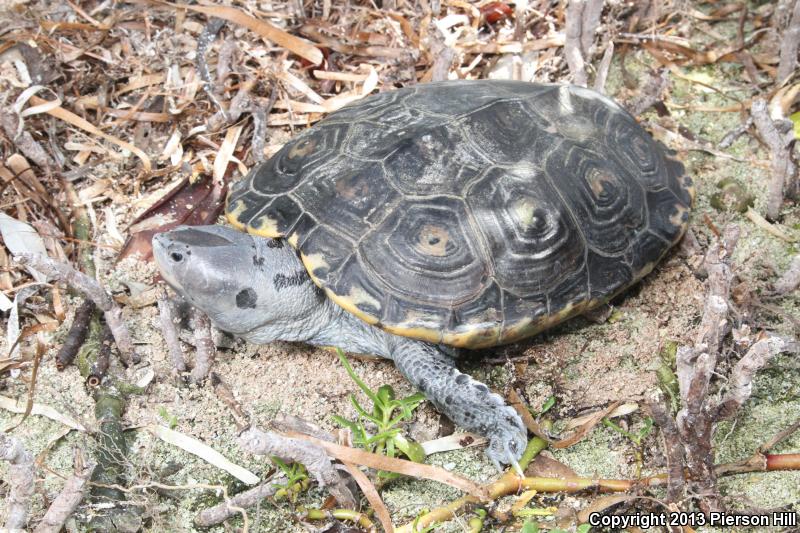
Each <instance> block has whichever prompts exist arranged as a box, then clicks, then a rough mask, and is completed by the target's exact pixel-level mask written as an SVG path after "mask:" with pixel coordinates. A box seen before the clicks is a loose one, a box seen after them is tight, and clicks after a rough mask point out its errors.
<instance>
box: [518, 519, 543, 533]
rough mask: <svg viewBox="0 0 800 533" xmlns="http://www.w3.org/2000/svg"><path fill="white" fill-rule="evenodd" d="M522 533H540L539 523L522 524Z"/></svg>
mask: <svg viewBox="0 0 800 533" xmlns="http://www.w3.org/2000/svg"><path fill="white" fill-rule="evenodd" d="M522 533H539V522H528V521H526V522H525V523H524V524H522Z"/></svg>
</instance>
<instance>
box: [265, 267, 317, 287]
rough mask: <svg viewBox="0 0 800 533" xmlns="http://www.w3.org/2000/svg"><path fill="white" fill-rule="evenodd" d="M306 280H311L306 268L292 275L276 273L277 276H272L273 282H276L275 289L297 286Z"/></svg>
mask: <svg viewBox="0 0 800 533" xmlns="http://www.w3.org/2000/svg"><path fill="white" fill-rule="evenodd" d="M306 281H311V278H309V277H308V272H306V271H305V270H298V271H297V272H295V273H294V274H292V275H291V276H285V275H283V274H275V277H273V278H272V283H273V284H275V289H276V290H279V291H280V290H282V289H285V288H286V287H296V286H298V285H302V284H303V283H305V282H306Z"/></svg>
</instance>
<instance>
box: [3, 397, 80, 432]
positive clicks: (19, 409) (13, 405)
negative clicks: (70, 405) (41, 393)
mask: <svg viewBox="0 0 800 533" xmlns="http://www.w3.org/2000/svg"><path fill="white" fill-rule="evenodd" d="M0 408H2V409H5V410H6V411H9V412H12V413H16V414H24V413H25V410H26V406H25V405H20V404H19V403H18V402H17V401H16V400H14V399H13V398H9V397H8V396H0ZM30 414H32V415H36V416H44V417H46V418H49V419H50V420H55V421H56V422H59V423H61V424H64V425H65V426H67V427H70V428H72V429H77V430H78V431H83V432H85V431H86V428H85V427H84V426H83V424H81V423H80V422H78V421H77V420H75V419H74V418H72V417H71V416H69V415H65V414H63V413H61V412H59V411H57V410H56V409H54V408H52V407H50V406H49V405H44V404H41V403H36V402H34V404H33V407H32V408H31V412H30Z"/></svg>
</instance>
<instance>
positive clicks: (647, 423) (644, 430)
mask: <svg viewBox="0 0 800 533" xmlns="http://www.w3.org/2000/svg"><path fill="white" fill-rule="evenodd" d="M603 424H604V425H605V426H606V427H609V428H611V429H613V430H614V431H616V432H617V433H619V434H620V435H622V436H623V437H627V438H628V440H630V441H631V442H632V443H634V444H635V445H636V449H635V451H634V454H635V455H636V477H639V476H640V475H641V473H642V462H643V457H642V441H644V439H645V437H647V436H648V435H649V434H650V433H651V432H652V431H653V419H652V418H650V417H649V416H646V417H645V418H644V425H643V426H642V427H641V428H640V429H639V431H637V432H636V433H631V432H630V431H627V430H625V429H623V428H622V427H620V426H619V425H617V424H615V423H614V422H612V421H611V420H609V419H608V418H604V419H603Z"/></svg>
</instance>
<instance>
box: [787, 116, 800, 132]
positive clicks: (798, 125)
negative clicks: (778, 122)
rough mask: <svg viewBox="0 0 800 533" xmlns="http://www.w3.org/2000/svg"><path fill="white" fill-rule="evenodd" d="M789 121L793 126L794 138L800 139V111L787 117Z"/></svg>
mask: <svg viewBox="0 0 800 533" xmlns="http://www.w3.org/2000/svg"><path fill="white" fill-rule="evenodd" d="M789 120H791V121H792V124H794V138H795V139H800V111H797V112H796V113H792V114H791V115H789Z"/></svg>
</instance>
